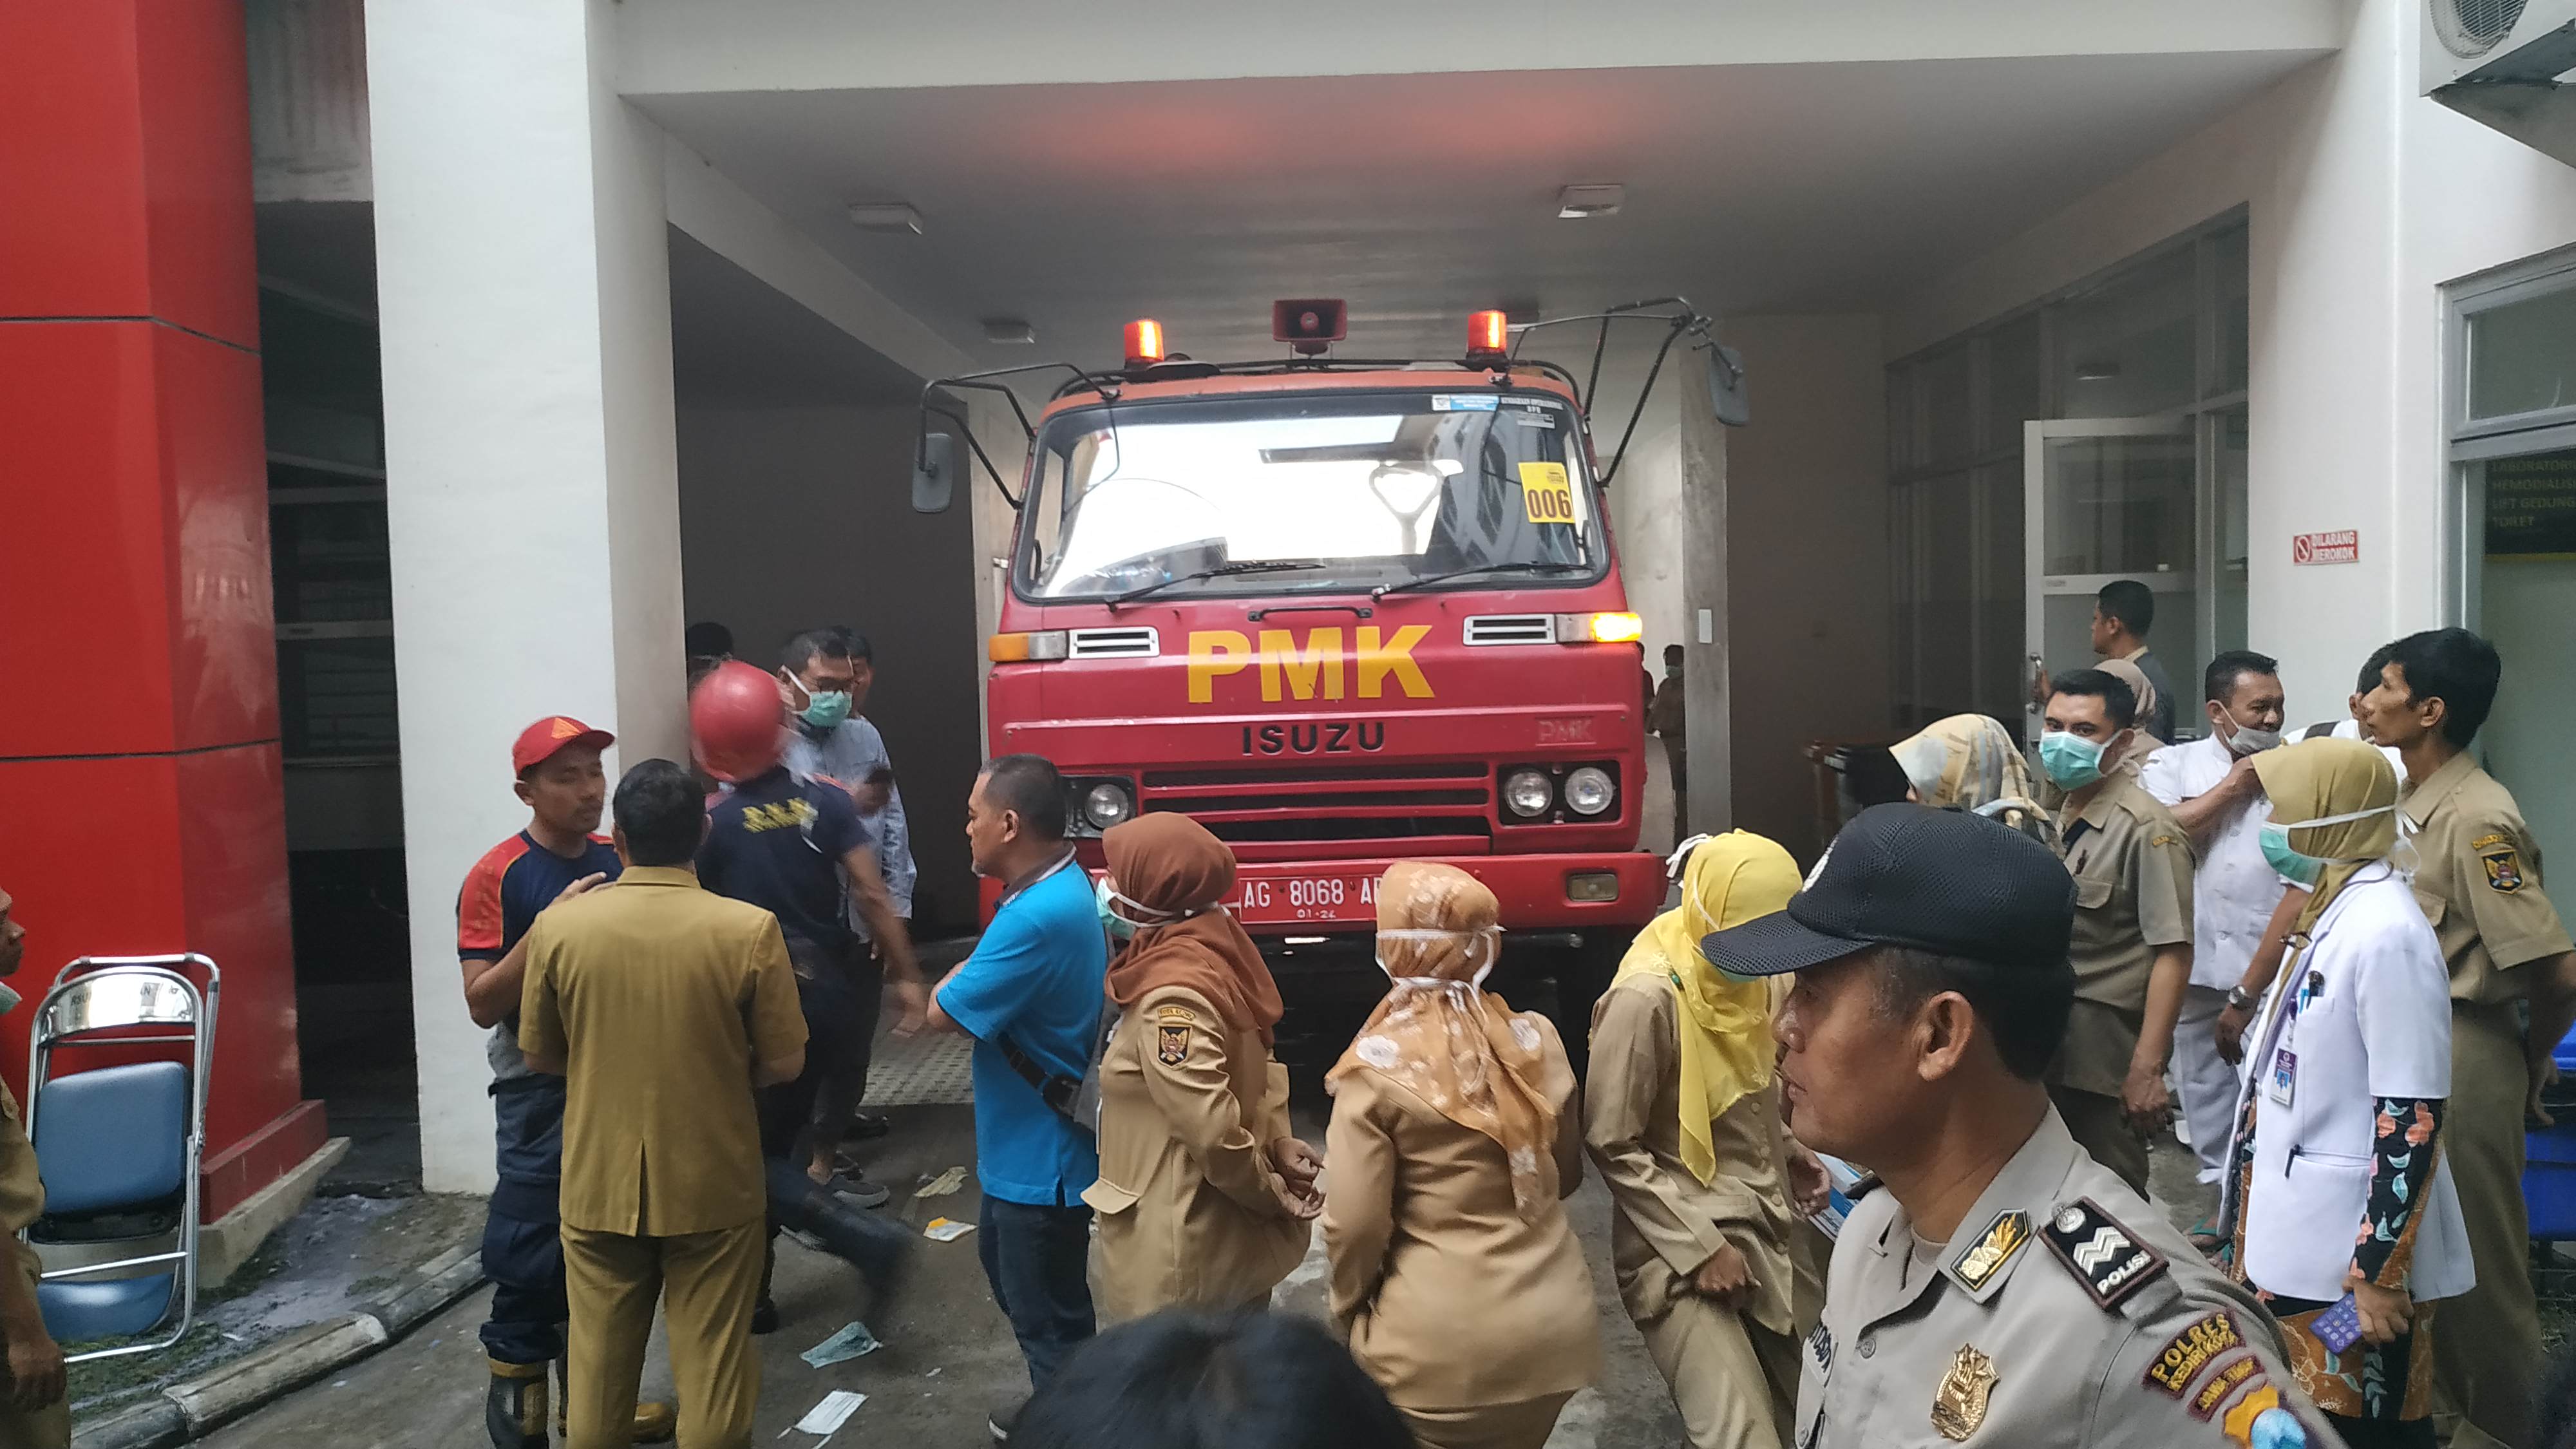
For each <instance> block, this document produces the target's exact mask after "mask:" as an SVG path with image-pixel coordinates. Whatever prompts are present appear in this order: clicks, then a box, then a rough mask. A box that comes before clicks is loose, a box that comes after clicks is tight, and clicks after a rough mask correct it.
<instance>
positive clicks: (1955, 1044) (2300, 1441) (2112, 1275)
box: [1705, 804, 2336, 1449]
mask: <svg viewBox="0 0 2576 1449" xmlns="http://www.w3.org/2000/svg"><path fill="white" fill-rule="evenodd" d="M2073 896H2074V887H2073V885H2072V884H2071V883H2070V882H2069V880H2068V878H2067V876H2066V872H2065V871H2064V869H2063V868H2062V867H2061V866H2060V865H2059V864H2058V862H2057V861H2056V860H2054V859H2053V858H2051V856H2050V854H2049V852H2048V849H2047V847H2045V846H2043V845H2040V844H2039V843H2038V842H2036V841H2034V840H2031V839H2030V838H2028V837H2027V836H2024V835H2022V834H2021V833H2020V832H2018V831H2015V830H2012V829H2010V828H2008V827H2006V826H2003V825H2000V824H1997V823H1996V822H1994V821H1991V820H1984V819H1980V818H1978V817H1976V816H1973V815H1967V814H1963V813H1960V812H1958V811H1947V810H1933V809H1930V808H1928V807H1925V806H1921V805H1912V804H1904V805H1880V806H1875V807H1873V808H1871V809H1869V810H1865V811H1863V812H1862V813H1861V814H1860V815H1859V816H1858V817H1857V818H1855V819H1854V820H1853V821H1852V823H1851V824H1849V825H1847V826H1845V827H1844V828H1843V831H1842V833H1841V834H1840V835H1839V836H1837V837H1835V840H1834V843H1833V846H1832V848H1831V849H1830V850H1828V851H1827V852H1826V856H1825V859H1824V860H1823V861H1822V862H1821V863H1820V864H1819V865H1818V866H1817V867H1816V871H1815V874H1814V875H1813V876H1812V877H1810V879H1809V883H1808V885H1807V886H1806V888H1805V889H1803V890H1801V891H1800V892H1799V893H1798V895H1797V896H1796V897H1795V898H1793V899H1792V900H1791V901H1790V902H1789V907H1788V909H1787V910H1785V911H1781V912H1777V913H1774V914H1772V915H1769V916H1765V917H1762V918H1760V919H1758V920H1755V921H1752V922H1749V923H1747V924H1745V925H1741V926H1736V927H1733V928H1731V929H1728V930H1723V931H1719V932H1717V933H1715V934H1714V935H1711V936H1710V937H1708V939H1707V941H1706V942H1705V949H1706V951H1707V954H1708V957H1709V959H1710V960H1711V961H1713V962H1715V963H1716V964H1717V965H1718V967H1719V968H1720V969H1721V970H1724V971H1726V972H1728V973H1730V974H1733V975H1756V974H1779V973H1783V972H1795V973H1796V984H1795V985H1794V986H1793V987H1792V988H1791V989H1790V992H1789V996H1788V999H1787V1001H1786V1002H1785V1003H1784V1004H1783V1005H1782V1006H1781V1009H1780V1014H1779V1016H1778V1018H1777V1020H1776V1021H1775V1023H1774V1027H1775V1029H1776V1031H1777V1032H1778V1035H1779V1039H1780V1045H1781V1047H1782V1048H1783V1054H1782V1057H1781V1061H1780V1077H1781V1080H1782V1083H1783V1087H1784V1091H1785V1093H1786V1095H1787V1098H1788V1102H1789V1127H1790V1130H1792V1131H1793V1132H1795V1133H1796V1134H1797V1136H1798V1140H1799V1141H1801V1142H1803V1143H1806V1144H1808V1145H1809V1146H1811V1147H1813V1148H1814V1149H1815V1150H1817V1151H1819V1152H1829V1153H1832V1154H1834V1155H1836V1156H1838V1157H1842V1158H1844V1159H1845V1160H1847V1161H1850V1162H1853V1163H1856V1164H1864V1165H1866V1166H1868V1167H1870V1168H1871V1169H1873V1170H1874V1171H1875V1172H1876V1173H1877V1175H1878V1179H1879V1183H1878V1184H1875V1185H1873V1186H1872V1187H1871V1188H1870V1189H1868V1190H1864V1191H1863V1192H1861V1194H1860V1197H1859V1201H1858V1202H1856V1203H1855V1204H1854V1205H1853V1208H1852V1212H1851V1215H1850V1216H1849V1217H1848V1218H1847V1219H1846V1220H1845V1221H1844V1223H1843V1226H1842V1230H1841V1235H1840V1237H1839V1238H1838V1239H1837V1240H1836V1242H1835V1244H1834V1258H1833V1267H1832V1282H1831V1286H1830V1287H1829V1289H1828V1290H1827V1293H1826V1296H1825V1313H1824V1319H1823V1321H1822V1322H1821V1323H1819V1324H1818V1325H1817V1327H1816V1330H1815V1332H1813V1333H1812V1334H1810V1335H1808V1338H1807V1343H1806V1346H1805V1349H1804V1352H1803V1354H1802V1359H1803V1363H1802V1365H1801V1383H1800V1387H1799V1393H1798V1409H1797V1418H1796V1423H1797V1433H1796V1439H1795V1443H1796V1445H1797V1449H1871V1446H1877V1445H1895V1444H1906V1445H1923V1444H1940V1443H1969V1444H1984V1445H1995V1446H2006V1445H2009V1446H2014V1449H2044V1446H2070V1449H2071V1446H2075V1445H2083V1446H2086V1449H2128V1446H2139V1449H2147V1446H2153V1449H2183V1446H2197V1445H2209V1446H2212V1449H2216V1446H2221V1445H2227V1444H2235V1445H2238V1446H2240V1449H2241V1446H2250V1445H2254V1444H2264V1445H2268V1446H2273V1449H2300V1446H2306V1445H2317V1446H2320V1449H2322V1446H2325V1445H2331V1444H2333V1443H2335V1442H2336V1440H2335V1439H2334V1437H2333V1434H2332V1431H2331V1430H2330V1429H2328V1428H2327V1427H2326V1426H2325V1424H2324V1422H2323V1420H2322V1418H2321V1417H2319V1416H2318V1415H2317V1414H2316V1411H2315V1407H2314V1405H2313V1404H2311V1403H2310V1402H2309V1401H2308V1400H2307V1398H2306V1396H2305V1395H2304V1394H2302V1393H2301V1392H2300V1390H2299V1387H2298V1385H2297V1383H2296V1382H2295V1381H2294V1380H2293V1379H2292V1378H2291V1376H2290V1374H2289V1373H2288V1371H2287V1370H2286V1369H2285V1368H2284V1367H2283V1357H2282V1352H2281V1344H2280V1340H2279V1338H2278V1335H2277V1330H2276V1329H2275V1327H2274V1325H2273V1322H2272V1319H2271V1318H2270V1316H2269V1315H2268V1314H2266V1313H2265V1312H2264V1310H2263V1308H2262V1305H2261V1304H2259V1303H2257V1302H2256V1301H2255V1300H2254V1298H2253V1296H2252V1295H2251V1294H2249V1293H2248V1292H2246V1291H2245V1290H2244V1289H2242V1288H2240V1287H2238V1286H2237V1285H2236V1284H2234V1283H2231V1282H2229V1281H2228V1280H2227V1279H2226V1278H2225V1277H2223V1276H2221V1275H2220V1274H2219V1273H2218V1272H2217V1270H2215V1269H2214V1268H2212V1267H2210V1266H2209V1264H2208V1263H2206V1262H2205V1261H2203V1260H2202V1259H2201V1257H2200V1255H2199V1254H2198V1253H2196V1252H2194V1251H2193V1250H2192V1248H2191V1245H2190V1243H2189V1242H2187V1241H2186V1240H2185V1239H2184V1238H2183V1236H2182V1235H2181V1234H2180V1233H2178V1232H2176V1231H2174V1229H2173V1227H2172V1226H2171V1225H2170V1224H2169V1223H2167V1222H2166V1221H2165V1218H2164V1214H2163V1213H2161V1212H2160V1211H2158V1210H2157V1209H2156V1208H2155V1207H2153V1206H2151V1205H2150V1204H2149V1203H2147V1202H2146V1200H2145V1199H2143V1198H2141V1197H2139V1196H2138V1195H2137V1194H2136V1193H2134V1192H2131V1191H2130V1190H2129V1189H2128V1187H2127V1186H2126V1185H2125V1184H2123V1183H2122V1182H2121V1181H2120V1180H2119V1179H2118V1178H2117V1177H2115V1176H2113V1175H2112V1173H2111V1172H2110V1171H2109V1170H2108V1169H2107V1168H2104V1167H2103V1166H2102V1165H2101V1164H2099V1163H2097V1162H2095V1161H2093V1160H2092V1159H2091V1158H2090V1157H2089V1156H2087V1155H2086V1154H2085V1153H2083V1152H2082V1151H2079V1150H2078V1149H2077V1146H2076V1143H2075V1140H2074V1139H2073V1138H2072V1137H2070V1136H2068V1135H2067V1131H2066V1127H2065V1124H2064V1123H2063V1121H2061V1120H2060V1118H2059V1117H2058V1115H2057V1112H2056V1109H2055V1108H2053V1107H2052V1106H2050V1104H2049V1097H2048V1092H2047V1089H2046V1087H2045V1086H2044V1085H2043V1084H2042V1082H2041V1081H2040V1078H2041V1075H2042V1073H2043V1071H2044V1069H2045V1068H2046V1066H2047V1063H2048V1061H2049V1059H2050V1057H2051V1056H2052V1055H2054V1054H2055V1052H2056V1050H2057V1046H2058V1041H2059V1036H2060V1032H2061V1029H2062V1027H2063V1025H2064V1023H2065V1020H2066V1010H2067V1007H2068V1006H2069V1005H2070V1004H2071V1001H2072V999H2073V995H2074V991H2075V980H2074V973H2073V972H2072V971H2071V970H2070V969H2069V967H2068V964H2067V948H2068V941H2069V936H2070V933H2071V931H2072V928H2073V924H2074V914H2075V912H2074V900H2073Z"/></svg>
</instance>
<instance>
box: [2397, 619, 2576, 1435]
mask: <svg viewBox="0 0 2576 1449" xmlns="http://www.w3.org/2000/svg"><path fill="white" fill-rule="evenodd" d="M2387 654H2388V660H2387V663H2386V664H2385V665H2383V666H2382V667H2381V670H2380V677H2379V682H2378V683H2377V684H2376V685H2375V686H2374V687H2373V688H2372V689H2371V691H2370V692H2369V694H2368V695H2367V696H2365V697H2364V698H2363V700H2362V706H2361V709H2362V724H2363V727H2364V728H2365V729H2366V730H2368V731H2369V735H2370V738H2371V740H2372V742H2373V743H2375V744H2378V745H2380V746H2381V747H2383V748H2394V749H2395V750H2396V751H2397V754H2398V757H2399V758H2400V759H2401V760H2402V761H2403V762H2404V766H2405V776H2406V783H2405V787H2404V789H2403V791H2402V793H2401V794H2400V795H2399V797H2398V808H2399V810H2401V811H2402V812H2404V814H2405V815H2406V817H2407V818H2408V819H2409V820H2412V821H2413V822H2414V825H2415V842H2414V843H2415V853H2416V855H2417V857H2418V860H2419V864H2418V865H2417V867H2416V871H2415V896H2416V899H2417V900H2418V901H2420V902H2421V903H2422V904H2423V907H2424V915H2425V917H2426V918H2427V919H2428V920H2430V921H2431V922H2432V923H2433V931H2434V934H2435V935H2436V936H2438V937H2439V938H2440V939H2441V943H2442V954H2443V956H2444V957H2445V958H2446V959H2447V960H2448V962H2449V963H2450V968H2451V1099H2450V1100H2451V1105H2450V1115H2449V1118H2448V1120H2447V1121H2446V1122H2445V1124H2444V1131H2443V1134H2442V1135H2443V1151H2444V1153H2445V1154H2446V1155H2447V1157H2448V1159H2449V1162H2450V1165H2451V1177H2452V1181H2453V1182H2455V1183H2456V1184H2457V1185H2458V1187H2459V1193H2460V1207H2461V1209H2462V1211H2463V1212H2464V1213H2466V1215H2467V1218H2468V1228H2469V1252H2470V1256H2471V1258H2472V1260H2473V1261H2474V1262H2475V1263H2476V1265H2477V1275H2478V1281H2477V1287H2475V1288H2474V1289H2472V1290H2470V1291H2469V1292H2468V1293H2466V1294H2464V1295H2462V1296H2460V1297H2457V1298H2452V1299H2447V1300H2445V1301H2444V1302H2443V1304H2442V1332H2441V1333H2439V1334H2436V1335H2434V1339H2433V1390H2434V1400H2433V1417H2434V1421H2435V1424H2436V1426H2437V1427H2438V1428H2439V1429H2441V1430H2442V1431H2443V1433H2444V1434H2445V1436H2446V1438H2447V1440H2448V1442H2449V1443H2450V1444H2451V1445H2452V1446H2454V1449H2470V1446H2476V1449H2487V1446H2491V1445H2498V1444H2504V1445H2520V1444H2526V1443H2529V1442H2530V1440H2531V1437H2532V1422H2531V1405H2532V1397H2533V1393H2534V1390H2535V1387H2536V1375H2537V1374H2538V1372H2539V1364H2540V1319H2539V1306H2538V1304H2537V1303H2536V1301H2535V1300H2534V1297H2533V1293H2532V1285H2531V1272H2530V1264H2529V1257H2528V1254H2529V1251H2530V1250H2529V1248H2528V1247H2527V1243H2528V1241H2529V1237H2530V1214H2529V1212H2528V1211H2527V1210H2526V1208H2525V1206H2524V1203H2523V1197H2522V1170H2523V1152H2524V1145H2525V1144H2524V1139H2523V1116H2524V1113H2525V1112H2526V1111H2531V1112H2538V1111H2539V1104H2540V1088H2541V1085H2542V1083H2543V1082H2544V1081H2546V1080H2547V1078H2548V1067H2549V1060H2550V1051H2551V1049H2552V1048H2553V1047H2555V1046H2557V1044H2558V1042H2559V1039H2560V1038H2562V1037H2564V1036H2565V1035H2566V1034H2567V1029H2568V1026H2569V1025H2570V1024H2571V1022H2576V943H2571V942H2570V940H2569V938H2568V934H2567V927H2566V924H2565V923H2564V922H2563V921H2561V920H2560V919H2559V915H2558V912H2557V910H2556V908H2555V907H2553V906H2551V905H2550V903H2549V897H2548V896H2547V895H2545V894H2543V893H2542V890H2541V879H2540V853H2539V851H2538V849H2537V847H2536V846H2535V845H2534V843H2533V841H2532V837H2531V829H2530V827H2529V826H2527V825H2525V824H2524V823H2523V819H2522V810H2521V808H2520V807H2519V806H2517V805H2516V804H2515V803H2514V798H2513V795H2512V793H2511V792H2510V791H2508V790H2506V789H2505V787H2504V786H2502V785H2501V784H2498V783H2497V782H2496V780H2495V778H2494V777H2493V776H2491V775H2489V774H2488V773H2487V772H2486V771H2485V770H2483V769H2481V768H2480V767H2479V765H2478V762H2477V760H2476V758H2475V757H2474V756H2472V755H2470V754H2469V753H2468V747H2469V744H2470V742H2471V741H2473V740H2475V739H2476V738H2477V735H2478V730H2479V727H2480V726H2482V725H2484V724H2485V723H2486V719H2487V713H2488V711H2489V710H2491V709H2493V708H2494V707H2495V696H2496V687H2497V685H2498V683H2499V682H2500V681H2501V679H2502V677H2503V673H2504V665H2503V661H2502V660H2500V659H2499V658H2497V656H2496V651H2495V648H2494V646H2492V645H2490V644H2488V643H2487V641H2486V640H2484V639H2481V638H2479V637H2478V636H2477V635H2475V634H2472V633H2470V632H2469V631H2468V630H2466V629H2432V630H2427V631H2425V632H2424V633H2420V634H2409V635H2408V636H2406V637H2405V638H2403V639H2400V640H2398V641H2397V642H2396V643H2394V644H2392V645H2390V646H2389V647H2388V651H2387ZM2526 1002H2527V1003H2528V1007H2527V1008H2526V1007H2525V1006H2524V1003H2526ZM2525 1009H2527V1010H2528V1011H2529V1012H2530V1016H2531V1024H2530V1030H2529V1032H2528V1033H2527V1034H2526V1033H2525V1031H2524V1028H2523V1024H2522V1020H2521V1015H2520V1013H2521V1012H2522V1011H2524V1010H2525ZM2542 1115H2543V1118H2544V1120H2545V1118H2546V1114H2542Z"/></svg>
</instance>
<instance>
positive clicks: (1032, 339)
mask: <svg viewBox="0 0 2576 1449" xmlns="http://www.w3.org/2000/svg"><path fill="white" fill-rule="evenodd" d="M984 340H985V341H987V342H1003V343H1009V344H1011V345H1013V346H1020V345H1030V346H1034V345H1035V344H1036V343H1037V340H1038V333H1037V329H1036V328H1034V327H1031V326H1030V325H1029V324H1028V323H1026V322H1023V321H1021V320H1020V319H1019V318H1017V317H987V318H985V319H984Z"/></svg>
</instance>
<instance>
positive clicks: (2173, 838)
mask: <svg viewBox="0 0 2576 1449" xmlns="http://www.w3.org/2000/svg"><path fill="white" fill-rule="evenodd" d="M2147 844H2149V845H2158V846H2162V845H2180V844H2182V837H2181V836H2179V835H2159V836H2157V837H2156V838H2154V839H2153V840H2150V841H2148V842H2147Z"/></svg>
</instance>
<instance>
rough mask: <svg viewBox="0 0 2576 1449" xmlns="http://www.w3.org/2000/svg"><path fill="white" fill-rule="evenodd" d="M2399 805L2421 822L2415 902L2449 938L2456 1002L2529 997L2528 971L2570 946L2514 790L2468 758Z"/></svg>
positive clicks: (2446, 948)
mask: <svg viewBox="0 0 2576 1449" xmlns="http://www.w3.org/2000/svg"><path fill="white" fill-rule="evenodd" d="M2398 808H2399V809H2401V810H2403V811H2405V812H2406V817H2407V818H2408V819H2409V820H2412V821H2414V822H2415V853H2416V855H2417V856H2418V857H2419V863H2418V864H2417V866H2416V868H2415V899H2416V901H2417V902H2418V903H2419V904H2421V905H2422V906H2423V907H2424V918H2425V919H2426V920H2429V921H2431V922H2432V923H2433V934H2434V935H2436V936H2438V937H2440V938H2441V942H2442V956H2443V959H2444V960H2446V961H2448V962H2449V963H2450V967H2451V999H2452V1000H2454V1001H2466V1002H2473V1003H2476V1004H2478V1005H2481V1006H2494V1005H2498V1004H2501V1003H2504V1002H2508V1001H2519V1000H2521V999H2522V998H2524V997H2526V996H2528V995H2530V994H2531V990H2530V986H2529V984H2528V982H2527V981H2526V980H2525V979H2524V978H2525V977H2526V976H2527V975H2528V974H2529V973H2527V972H2525V971H2522V970H2521V969H2519V968H2521V967H2522V966H2524V965H2526V964H2528V963H2530V962H2533V961H2537V960H2540V959H2542V958H2544V957H2548V956H2555V955H2557V954H2559V953H2560V952H2562V951H2566V950H2569V949H2571V947H2570V944H2569V941H2568V937H2567V926H2566V924H2565V923H2564V922H2562V921H2561V920H2559V918H2558V911H2557V908H2555V907H2553V906H2552V905H2550V904H2549V897H2548V896H2546V895H2544V894H2542V892H2541V889H2540V848H2539V846H2538V845H2537V844H2535V843H2534V842H2533V840H2532V838H2531V830H2530V827H2528V826H2526V825H2524V824H2523V823H2522V811H2521V809H2520V808H2518V807H2517V806H2516V805H2515V804H2514V803H2513V795H2512V793H2511V792H2510V791H2508V790H2506V789H2505V787H2504V786H2502V785H2499V784H2497V783H2496V780H2495V777H2494V776H2493V775H2490V774H2488V773H2487V772H2486V771H2485V770H2483V769H2480V768H2479V767H2478V762H2477V761H2476V760H2474V759H2471V758H2470V757H2469V756H2468V755H2466V754H2460V755H2457V756H2454V757H2453V758H2452V759H2451V761H2450V763H2448V764H2446V765H2444V766H2443V767H2442V768H2440V769H2438V770H2435V771H2434V772H2433V773H2432V774H2431V775H2430V776H2429V777H2427V778H2426V779H2425V780H2424V782H2423V783H2422V784H2420V785H2409V786H2408V787H2406V789H2405V791H2404V792H2403V793H2402V794H2400V795H2399V797H2398Z"/></svg>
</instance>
